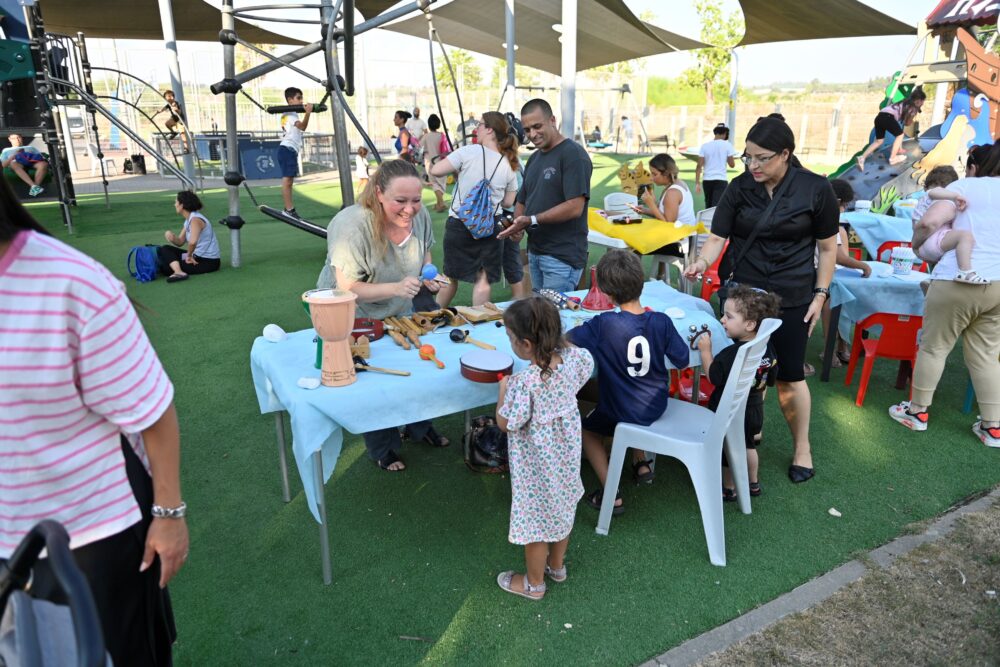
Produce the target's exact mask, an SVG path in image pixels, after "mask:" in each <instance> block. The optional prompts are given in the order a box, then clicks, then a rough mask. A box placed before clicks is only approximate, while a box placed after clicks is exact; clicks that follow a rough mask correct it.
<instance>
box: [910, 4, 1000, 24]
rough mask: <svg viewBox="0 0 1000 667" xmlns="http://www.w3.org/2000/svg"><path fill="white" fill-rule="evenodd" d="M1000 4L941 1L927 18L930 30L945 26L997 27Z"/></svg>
mask: <svg viewBox="0 0 1000 667" xmlns="http://www.w3.org/2000/svg"><path fill="white" fill-rule="evenodd" d="M998 15H1000V2H968V1H967V0H941V2H940V3H939V4H938V6H937V7H935V8H934V11H932V12H931V13H930V15H928V17H927V26H928V27H929V28H941V27H945V26H956V25H959V26H970V25H996V22H997V16H998Z"/></svg>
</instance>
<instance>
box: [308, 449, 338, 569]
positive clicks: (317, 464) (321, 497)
mask: <svg viewBox="0 0 1000 667" xmlns="http://www.w3.org/2000/svg"><path fill="white" fill-rule="evenodd" d="M312 459H313V488H314V489H315V491H316V508H317V509H318V510H319V553H320V559H321V560H322V561H323V583H324V584H326V585H327V586H329V585H330V582H331V581H333V572H332V568H331V567H330V529H329V524H328V523H327V520H326V488H325V487H324V486H323V450H322V449H317V450H316V451H315V452H313V455H312Z"/></svg>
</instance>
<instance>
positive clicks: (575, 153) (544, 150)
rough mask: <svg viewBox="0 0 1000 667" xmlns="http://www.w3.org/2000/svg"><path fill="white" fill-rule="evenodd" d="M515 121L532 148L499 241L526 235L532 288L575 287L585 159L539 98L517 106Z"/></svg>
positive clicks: (581, 257) (586, 186)
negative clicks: (518, 117) (518, 114)
mask: <svg viewBox="0 0 1000 667" xmlns="http://www.w3.org/2000/svg"><path fill="white" fill-rule="evenodd" d="M521 123H522V124H523V125H524V131H525V134H526V135H527V138H528V140H529V141H531V143H532V144H534V146H535V148H537V149H538V150H537V151H536V152H535V154H534V155H532V156H531V157H530V158H529V159H528V163H527V165H526V166H525V168H524V183H523V184H522V186H521V189H520V190H519V191H518V193H517V204H516V206H515V207H514V220H513V222H512V223H511V225H510V226H509V227H507V228H506V229H505V230H504V231H502V232H501V233H500V234H499V237H500V238H502V239H503V238H508V237H511V238H514V239H519V238H520V235H521V234H522V233H523V232H524V231H525V230H527V232H528V267H529V269H530V270H531V282H532V285H533V286H534V287H535V288H536V289H542V288H547V289H554V290H557V291H559V292H569V291H571V290H574V289H576V285H577V283H578V282H579V281H580V274H581V273H582V272H583V269H584V267H585V266H586V264H587V231H588V227H587V201H588V200H589V199H590V176H591V174H592V173H593V165H592V164H591V162H590V156H589V155H587V151H585V150H584V149H583V148H582V147H581V146H580V145H579V144H577V143H576V142H575V141H567V140H566V138H565V137H563V136H562V134H560V133H559V128H558V127H557V126H556V119H555V116H554V115H553V114H552V107H550V106H549V104H548V102H546V101H545V100H542V99H533V100H530V101H528V102H527V103H526V104H525V105H524V106H523V107H522V108H521Z"/></svg>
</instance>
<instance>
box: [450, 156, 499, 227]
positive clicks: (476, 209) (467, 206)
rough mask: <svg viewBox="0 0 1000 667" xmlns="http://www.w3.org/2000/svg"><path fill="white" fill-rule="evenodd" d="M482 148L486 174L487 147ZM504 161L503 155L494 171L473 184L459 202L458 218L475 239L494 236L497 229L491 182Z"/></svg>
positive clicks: (484, 173)
mask: <svg viewBox="0 0 1000 667" xmlns="http://www.w3.org/2000/svg"><path fill="white" fill-rule="evenodd" d="M480 148H482V149H483V175H484V176H485V175H486V148H484V147H483V146H480ZM503 161H504V158H503V156H501V157H500V161H499V162H497V166H496V167H494V168H493V173H492V174H490V177H489V178H483V179H482V180H481V181H479V182H477V183H476V184H475V185H473V186H472V189H471V190H469V192H468V193H467V194H466V195H465V197H464V198H463V199H462V203H461V204H459V207H458V219H459V220H461V221H462V223H463V224H464V225H465V227H466V229H468V230H469V233H470V234H472V238H474V239H484V238H486V237H487V236H492V235H493V233H494V231H495V230H496V226H497V219H496V212H497V207H496V206H494V205H493V197H492V192H491V191H490V182H491V181H492V180H493V176H494V175H496V173H497V169H499V168H500V163H501V162H503Z"/></svg>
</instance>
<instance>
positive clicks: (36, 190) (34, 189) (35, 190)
mask: <svg viewBox="0 0 1000 667" xmlns="http://www.w3.org/2000/svg"><path fill="white" fill-rule="evenodd" d="M44 191H45V188H43V187H42V186H40V185H32V186H31V189H30V190H28V196H29V197H37V196H38V195H40V194H42V193H43V192H44Z"/></svg>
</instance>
